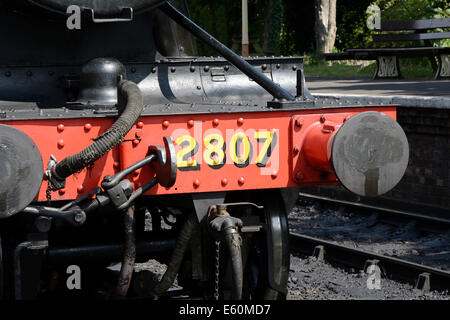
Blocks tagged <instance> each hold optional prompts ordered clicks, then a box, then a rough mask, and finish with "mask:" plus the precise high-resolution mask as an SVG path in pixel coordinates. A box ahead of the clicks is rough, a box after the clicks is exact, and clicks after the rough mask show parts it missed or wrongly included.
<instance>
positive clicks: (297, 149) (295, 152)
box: [292, 146, 300, 155]
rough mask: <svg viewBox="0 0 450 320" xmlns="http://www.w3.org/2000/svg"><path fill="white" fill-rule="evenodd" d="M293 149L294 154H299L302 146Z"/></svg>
mask: <svg viewBox="0 0 450 320" xmlns="http://www.w3.org/2000/svg"><path fill="white" fill-rule="evenodd" d="M292 151H294V155H297V154H298V153H299V152H300V148H299V147H298V146H294V148H293V150H292Z"/></svg>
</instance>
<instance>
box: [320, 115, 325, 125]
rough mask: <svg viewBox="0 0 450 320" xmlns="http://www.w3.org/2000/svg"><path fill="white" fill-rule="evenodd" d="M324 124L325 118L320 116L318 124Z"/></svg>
mask: <svg viewBox="0 0 450 320" xmlns="http://www.w3.org/2000/svg"><path fill="white" fill-rule="evenodd" d="M324 122H325V116H324V115H323V114H322V115H321V116H320V123H324Z"/></svg>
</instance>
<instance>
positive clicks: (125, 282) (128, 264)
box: [116, 205, 136, 297]
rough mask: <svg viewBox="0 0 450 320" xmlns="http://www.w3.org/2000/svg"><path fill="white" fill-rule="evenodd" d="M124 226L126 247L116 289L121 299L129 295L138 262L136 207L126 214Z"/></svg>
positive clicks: (129, 209)
mask: <svg viewBox="0 0 450 320" xmlns="http://www.w3.org/2000/svg"><path fill="white" fill-rule="evenodd" d="M124 226H125V245H124V247H123V259H122V266H121V267H120V275H119V280H118V282H117V287H116V294H117V295H119V296H121V297H125V296H126V295H127V292H128V288H129V287H130V283H131V277H132V276H133V270H134V262H135V260H136V236H135V229H136V227H135V221H134V205H133V206H131V207H129V208H128V210H127V211H126V212H125V214H124Z"/></svg>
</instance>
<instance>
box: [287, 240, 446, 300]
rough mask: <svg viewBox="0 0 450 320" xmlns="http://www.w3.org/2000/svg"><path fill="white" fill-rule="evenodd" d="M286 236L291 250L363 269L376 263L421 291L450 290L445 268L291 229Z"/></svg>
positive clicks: (396, 278) (383, 269)
mask: <svg viewBox="0 0 450 320" xmlns="http://www.w3.org/2000/svg"><path fill="white" fill-rule="evenodd" d="M289 240H290V245H291V249H292V250H293V251H294V253H302V254H304V255H308V256H311V255H314V256H316V257H317V258H318V259H324V260H326V261H329V262H332V263H337V264H339V265H343V266H345V267H349V268H356V269H359V270H364V271H366V269H367V267H368V266H369V265H372V264H376V265H377V266H378V267H379V268H380V269H381V271H382V275H383V276H384V277H386V278H388V279H392V280H395V281H401V282H408V283H411V284H414V285H415V287H416V288H417V289H419V290H422V291H424V292H427V291H429V290H438V291H445V290H450V272H448V271H444V270H440V269H437V268H432V267H428V266H424V265H421V264H418V263H414V262H410V261H406V260H402V259H398V258H394V257H389V256H386V255H380V254H376V253H372V252H368V251H364V250H360V249H355V248H351V247H348V246H344V245H339V244H336V243H333V242H330V241H326V240H322V239H318V238H314V237H310V236H306V235H301V234H298V233H290V238H289Z"/></svg>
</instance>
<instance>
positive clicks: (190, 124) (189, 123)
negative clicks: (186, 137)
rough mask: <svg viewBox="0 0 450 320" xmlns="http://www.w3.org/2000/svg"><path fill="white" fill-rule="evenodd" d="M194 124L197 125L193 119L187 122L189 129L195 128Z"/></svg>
mask: <svg viewBox="0 0 450 320" xmlns="http://www.w3.org/2000/svg"><path fill="white" fill-rule="evenodd" d="M194 124H195V123H194V120H192V119H191V120H189V121H188V122H187V125H188V127H189V128H192V127H193V126H194Z"/></svg>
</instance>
